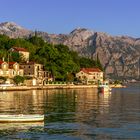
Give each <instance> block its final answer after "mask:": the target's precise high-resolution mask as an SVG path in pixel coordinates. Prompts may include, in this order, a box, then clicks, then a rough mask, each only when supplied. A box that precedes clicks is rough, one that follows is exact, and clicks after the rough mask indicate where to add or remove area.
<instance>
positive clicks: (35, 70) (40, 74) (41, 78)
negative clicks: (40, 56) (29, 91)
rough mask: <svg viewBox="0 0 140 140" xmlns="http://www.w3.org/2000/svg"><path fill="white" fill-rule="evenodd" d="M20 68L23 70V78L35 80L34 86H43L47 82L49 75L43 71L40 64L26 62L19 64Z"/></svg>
mask: <svg viewBox="0 0 140 140" xmlns="http://www.w3.org/2000/svg"><path fill="white" fill-rule="evenodd" d="M20 67H21V68H22V69H23V70H24V76H29V77H32V78H34V79H36V80H37V83H36V85H37V84H39V85H44V84H45V82H46V81H47V80H48V77H49V73H48V72H47V71H46V70H45V69H44V66H43V65H42V64H38V63H35V62H27V63H23V64H20Z"/></svg>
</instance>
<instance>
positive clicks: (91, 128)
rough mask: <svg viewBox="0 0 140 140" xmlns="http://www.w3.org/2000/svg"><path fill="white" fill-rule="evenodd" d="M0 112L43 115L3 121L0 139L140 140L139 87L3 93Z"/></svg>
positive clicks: (0, 124)
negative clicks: (34, 119) (38, 119)
mask: <svg viewBox="0 0 140 140" xmlns="http://www.w3.org/2000/svg"><path fill="white" fill-rule="evenodd" d="M0 114H44V115H45V120H44V122H43V123H10V124H9V123H0V139H20V140H21V139H31V140H36V139H50V140H94V139H95V140H100V139H101V140H108V139H109V140H112V139H119V140H124V139H125V140H126V139H132V140H139V139H140V86H139V84H136V85H133V86H132V85H131V84H130V85H129V86H128V87H127V88H119V89H112V92H111V93H106V94H98V92H97V90H96V89H93V88H91V89H65V90H60V89H57V90H29V91H9V92H0Z"/></svg>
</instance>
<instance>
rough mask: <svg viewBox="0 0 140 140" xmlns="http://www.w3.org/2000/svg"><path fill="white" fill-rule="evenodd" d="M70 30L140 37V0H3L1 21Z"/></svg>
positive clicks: (48, 30) (60, 30)
mask: <svg viewBox="0 0 140 140" xmlns="http://www.w3.org/2000/svg"><path fill="white" fill-rule="evenodd" d="M5 21H13V22H16V23H17V24H19V25H22V26H23V27H26V28H27V29H32V30H41V31H47V32H48V33H69V32H71V31H72V30H73V29H75V28H77V27H84V28H88V29H92V30H95V31H100V32H106V33H109V34H111V35H128V36H133V37H140V0H0V22H5Z"/></svg>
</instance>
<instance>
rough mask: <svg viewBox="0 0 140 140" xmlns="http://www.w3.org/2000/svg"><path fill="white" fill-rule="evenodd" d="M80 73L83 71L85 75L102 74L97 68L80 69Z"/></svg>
mask: <svg viewBox="0 0 140 140" xmlns="http://www.w3.org/2000/svg"><path fill="white" fill-rule="evenodd" d="M80 71H83V72H85V73H87V74H90V72H102V71H101V70H100V69H99V68H82V69H80Z"/></svg>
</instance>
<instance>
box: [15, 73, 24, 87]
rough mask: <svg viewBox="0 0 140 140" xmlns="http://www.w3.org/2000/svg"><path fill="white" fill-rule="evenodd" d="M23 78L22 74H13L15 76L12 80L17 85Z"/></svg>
mask: <svg viewBox="0 0 140 140" xmlns="http://www.w3.org/2000/svg"><path fill="white" fill-rule="evenodd" d="M24 80H25V78H24V77H23V76H19V75H17V76H15V77H14V78H13V81H14V82H15V83H16V84H17V85H19V84H20V83H23V82H24Z"/></svg>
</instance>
